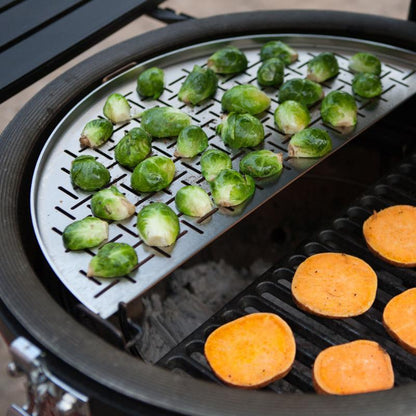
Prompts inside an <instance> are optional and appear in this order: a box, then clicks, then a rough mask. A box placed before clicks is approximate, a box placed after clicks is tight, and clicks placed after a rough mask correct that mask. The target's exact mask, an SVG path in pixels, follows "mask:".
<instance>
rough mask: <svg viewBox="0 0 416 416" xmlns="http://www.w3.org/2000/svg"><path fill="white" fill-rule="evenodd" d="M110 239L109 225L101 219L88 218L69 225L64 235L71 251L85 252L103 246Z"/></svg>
mask: <svg viewBox="0 0 416 416" xmlns="http://www.w3.org/2000/svg"><path fill="white" fill-rule="evenodd" d="M107 238H108V224H107V223H106V222H105V221H103V220H100V219H99V218H94V217H86V218H84V219H83V220H79V221H75V222H73V223H72V224H69V225H68V226H67V227H66V228H65V229H64V232H63V234H62V239H63V241H64V246H65V247H66V248H67V249H69V250H83V249H85V248H92V247H95V246H98V245H99V244H101V243H102V242H103V241H104V240H107Z"/></svg>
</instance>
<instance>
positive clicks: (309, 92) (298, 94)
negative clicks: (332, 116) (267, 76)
mask: <svg viewBox="0 0 416 416" xmlns="http://www.w3.org/2000/svg"><path fill="white" fill-rule="evenodd" d="M323 97H324V92H323V90H322V87H321V86H320V85H319V84H317V83H316V82H313V81H311V80H309V79H302V78H293V79H290V80H289V81H286V82H285V83H284V84H283V85H282V86H281V87H280V90H279V102H281V103H283V102H284V101H287V100H293V101H299V102H300V103H302V104H305V105H306V106H307V107H310V106H312V105H313V104H315V103H316V102H318V101H319V100H321V99H322V98H323Z"/></svg>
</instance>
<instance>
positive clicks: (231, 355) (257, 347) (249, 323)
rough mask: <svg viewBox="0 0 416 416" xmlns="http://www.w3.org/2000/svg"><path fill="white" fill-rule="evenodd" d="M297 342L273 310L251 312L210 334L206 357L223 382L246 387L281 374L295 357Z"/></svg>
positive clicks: (264, 381)
mask: <svg viewBox="0 0 416 416" xmlns="http://www.w3.org/2000/svg"><path fill="white" fill-rule="evenodd" d="M295 353H296V344H295V338H294V336H293V333H292V330H291V329H290V327H289V325H288V324H287V323H286V322H285V321H284V320H283V319H282V318H280V317H279V316H277V315H275V314H272V313H253V314H251V315H246V316H243V317H242V318H239V319H236V320H235V321H232V322H229V323H227V324H225V325H223V326H221V327H219V328H218V329H216V330H215V331H214V332H212V333H211V334H210V336H209V337H208V339H207V342H206V343H205V356H206V358H207V361H208V363H209V365H210V366H211V368H212V370H213V371H214V373H215V374H216V375H217V377H218V378H220V379H221V380H222V381H224V382H225V383H227V384H229V385H232V386H236V387H242V388H247V389H254V388H258V387H263V386H265V385H267V384H269V383H271V382H273V381H275V380H277V379H279V378H282V377H284V376H285V375H286V374H287V373H288V372H289V371H290V369H291V367H292V365H293V361H294V360H295Z"/></svg>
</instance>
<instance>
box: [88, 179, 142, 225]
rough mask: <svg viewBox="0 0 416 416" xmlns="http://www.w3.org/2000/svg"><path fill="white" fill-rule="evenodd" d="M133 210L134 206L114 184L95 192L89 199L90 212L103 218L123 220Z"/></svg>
mask: <svg viewBox="0 0 416 416" xmlns="http://www.w3.org/2000/svg"><path fill="white" fill-rule="evenodd" d="M135 210H136V207H135V206H134V205H133V204H132V203H131V202H129V201H128V200H127V198H126V197H125V196H124V195H123V194H122V193H121V192H120V191H119V190H118V189H117V188H116V187H115V186H110V188H106V189H103V190H101V191H99V192H97V193H96V194H94V196H93V197H92V199H91V211H92V213H93V214H94V215H95V216H96V217H98V218H102V219H103V220H114V221H119V220H125V219H126V218H129V217H131V216H132V215H133V214H134V211H135Z"/></svg>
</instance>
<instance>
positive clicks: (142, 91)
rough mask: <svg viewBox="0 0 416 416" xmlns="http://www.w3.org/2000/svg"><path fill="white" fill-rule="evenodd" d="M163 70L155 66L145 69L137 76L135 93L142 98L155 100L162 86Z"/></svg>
mask: <svg viewBox="0 0 416 416" xmlns="http://www.w3.org/2000/svg"><path fill="white" fill-rule="evenodd" d="M164 76H165V74H164V72H163V71H162V70H161V69H159V68H156V67H153V68H149V69H146V70H145V71H143V72H142V73H141V74H140V75H139V76H138V78H137V88H136V91H137V93H138V94H139V95H140V96H141V97H143V98H149V97H150V98H153V99H154V100H157V99H158V98H159V97H160V96H161V95H162V92H163V88H164Z"/></svg>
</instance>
